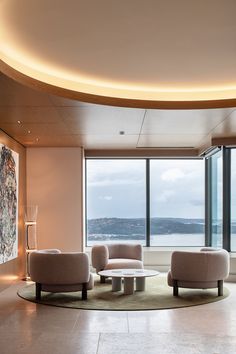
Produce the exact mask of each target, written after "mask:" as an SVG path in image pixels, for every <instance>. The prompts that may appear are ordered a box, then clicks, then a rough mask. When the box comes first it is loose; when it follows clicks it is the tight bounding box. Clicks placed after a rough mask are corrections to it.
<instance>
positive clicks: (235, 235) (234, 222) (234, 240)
mask: <svg viewBox="0 0 236 354" xmlns="http://www.w3.org/2000/svg"><path fill="white" fill-rule="evenodd" d="M231 251H233V252H236V149H232V150H231Z"/></svg>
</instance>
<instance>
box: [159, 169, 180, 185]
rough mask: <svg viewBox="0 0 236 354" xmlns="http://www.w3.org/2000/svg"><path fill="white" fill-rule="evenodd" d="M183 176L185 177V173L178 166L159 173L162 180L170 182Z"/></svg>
mask: <svg viewBox="0 0 236 354" xmlns="http://www.w3.org/2000/svg"><path fill="white" fill-rule="evenodd" d="M183 177H185V174H184V173H183V171H181V170H180V169H179V168H170V169H169V170H166V171H165V172H164V173H162V175H161V179H162V180H163V181H170V182H175V181H176V180H177V179H181V178H183Z"/></svg>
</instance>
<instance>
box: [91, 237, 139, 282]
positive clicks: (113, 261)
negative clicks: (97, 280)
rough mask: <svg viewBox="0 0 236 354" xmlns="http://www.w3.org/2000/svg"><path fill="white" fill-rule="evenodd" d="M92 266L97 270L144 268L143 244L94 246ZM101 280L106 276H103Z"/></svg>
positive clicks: (103, 280)
mask: <svg viewBox="0 0 236 354" xmlns="http://www.w3.org/2000/svg"><path fill="white" fill-rule="evenodd" d="M91 258H92V266H93V267H94V268H95V269H96V272H97V273H98V272H100V271H101V270H107V269H129V268H132V269H140V268H143V261H142V259H143V254H142V246H141V245H140V244H128V243H116V244H106V245H95V246H93V247H92V253H91ZM101 282H105V278H104V277H101Z"/></svg>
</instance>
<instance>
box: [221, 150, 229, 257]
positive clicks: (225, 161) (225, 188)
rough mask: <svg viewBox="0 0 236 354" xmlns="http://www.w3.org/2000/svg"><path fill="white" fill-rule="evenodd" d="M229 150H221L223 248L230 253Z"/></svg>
mask: <svg viewBox="0 0 236 354" xmlns="http://www.w3.org/2000/svg"><path fill="white" fill-rule="evenodd" d="M230 197H231V150H230V149H227V148H225V147H224V148H223V248H224V249H226V250H227V251H229V252H230V236H231V198H230Z"/></svg>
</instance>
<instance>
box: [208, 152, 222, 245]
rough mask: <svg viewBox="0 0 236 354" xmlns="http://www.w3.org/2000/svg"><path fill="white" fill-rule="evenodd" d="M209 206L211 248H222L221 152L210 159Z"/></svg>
mask: <svg viewBox="0 0 236 354" xmlns="http://www.w3.org/2000/svg"><path fill="white" fill-rule="evenodd" d="M211 166H212V167H211V168H212V174H211V196H212V197H211V198H212V200H211V206H212V219H211V223H212V225H211V229H212V239H211V242H212V246H213V247H220V248H221V247H222V246H223V233H222V226H223V225H222V199H223V189H222V187H223V183H222V182H223V168H222V167H223V160H222V151H218V152H217V153H216V154H214V155H213V156H212V157H211Z"/></svg>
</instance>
